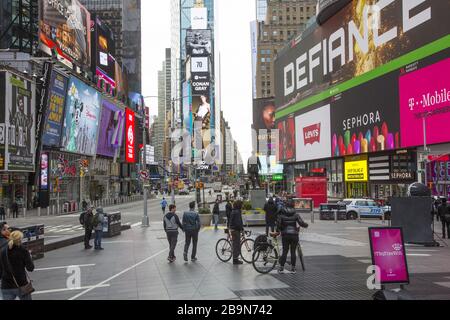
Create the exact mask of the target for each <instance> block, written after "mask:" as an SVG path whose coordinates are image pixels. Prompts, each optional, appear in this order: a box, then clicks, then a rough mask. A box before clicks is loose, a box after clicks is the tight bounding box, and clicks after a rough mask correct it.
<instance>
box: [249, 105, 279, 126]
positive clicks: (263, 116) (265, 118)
mask: <svg viewBox="0 0 450 320" xmlns="http://www.w3.org/2000/svg"><path fill="white" fill-rule="evenodd" d="M253 128H254V129H255V130H261V129H266V130H272V129H275V101H274V99H273V98H264V99H254V100H253Z"/></svg>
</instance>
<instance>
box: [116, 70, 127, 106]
mask: <svg viewBox="0 0 450 320" xmlns="http://www.w3.org/2000/svg"><path fill="white" fill-rule="evenodd" d="M115 70H116V71H115V77H116V96H117V98H118V99H123V98H126V97H128V77H127V73H126V71H125V70H124V69H122V67H121V66H120V64H119V63H118V62H117V61H116V62H115Z"/></svg>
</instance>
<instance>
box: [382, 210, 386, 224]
mask: <svg viewBox="0 0 450 320" xmlns="http://www.w3.org/2000/svg"><path fill="white" fill-rule="evenodd" d="M385 223H386V215H385V213H384V211H383V215H382V224H385Z"/></svg>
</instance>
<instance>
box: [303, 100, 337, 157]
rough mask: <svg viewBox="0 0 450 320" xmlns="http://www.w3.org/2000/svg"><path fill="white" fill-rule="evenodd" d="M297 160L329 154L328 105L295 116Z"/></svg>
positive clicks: (329, 126) (327, 155)
mask: <svg viewBox="0 0 450 320" xmlns="http://www.w3.org/2000/svg"><path fill="white" fill-rule="evenodd" d="M295 127H296V128H297V129H296V141H297V147H296V152H297V161H308V160H313V159H324V158H329V157H330V156H331V139H330V137H331V125H330V105H326V106H324V107H321V108H319V109H316V110H313V111H310V112H308V113H305V114H302V115H300V116H298V117H296V118H295Z"/></svg>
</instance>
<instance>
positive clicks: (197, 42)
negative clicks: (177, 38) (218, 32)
mask: <svg viewBox="0 0 450 320" xmlns="http://www.w3.org/2000/svg"><path fill="white" fill-rule="evenodd" d="M211 53H212V40H211V30H208V29H205V30H187V31H186V54H187V55H188V56H191V57H196V56H201V57H205V56H209V55H211Z"/></svg>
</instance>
